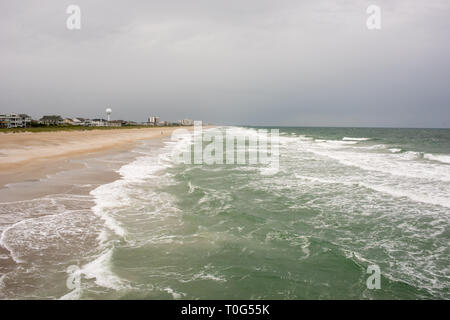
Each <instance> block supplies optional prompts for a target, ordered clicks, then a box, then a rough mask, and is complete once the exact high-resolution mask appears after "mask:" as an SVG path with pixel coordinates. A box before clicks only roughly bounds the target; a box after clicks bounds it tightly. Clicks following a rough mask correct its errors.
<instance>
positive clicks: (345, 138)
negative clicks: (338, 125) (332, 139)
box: [342, 137, 370, 141]
mask: <svg viewBox="0 0 450 320" xmlns="http://www.w3.org/2000/svg"><path fill="white" fill-rule="evenodd" d="M342 140H344V141H367V140H370V138H352V137H343V138H342Z"/></svg>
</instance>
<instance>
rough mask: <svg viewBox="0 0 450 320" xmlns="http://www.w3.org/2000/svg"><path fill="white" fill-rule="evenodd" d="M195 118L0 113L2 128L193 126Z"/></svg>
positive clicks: (0, 125) (0, 126)
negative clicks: (138, 119)
mask: <svg viewBox="0 0 450 320" xmlns="http://www.w3.org/2000/svg"><path fill="white" fill-rule="evenodd" d="M193 123H194V121H193V120H190V119H184V120H179V121H178V123H172V122H168V121H160V119H159V117H157V116H151V117H148V119H147V122H134V121H124V120H112V121H108V120H105V119H85V118H78V117H77V118H62V117H61V116H59V115H46V116H43V117H42V118H41V119H39V120H33V119H32V118H31V117H30V116H28V115H26V114H16V113H11V114H0V128H26V127H31V126H32V125H46V126H63V125H67V126H86V127H121V126H133V125H146V126H171V125H181V126H192V125H193Z"/></svg>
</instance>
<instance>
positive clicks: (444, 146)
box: [0, 127, 450, 299]
mask: <svg viewBox="0 0 450 320" xmlns="http://www.w3.org/2000/svg"><path fill="white" fill-rule="evenodd" d="M260 129H263V128H253V127H230V128H227V130H234V132H235V133H236V134H237V135H258V134H260V131H259V130H260ZM265 129H272V128H265ZM277 129H279V133H280V137H279V143H280V144H279V154H280V158H279V170H278V171H277V172H272V173H270V172H269V173H267V172H266V171H264V169H265V167H266V165H264V164H257V165H254V164H252V165H250V164H223V165H206V164H196V165H193V164H180V163H175V162H174V161H173V159H172V157H171V155H172V154H173V150H174V149H176V148H182V147H184V146H185V145H186V144H189V143H191V142H190V139H178V140H176V141H171V140H170V139H166V140H164V141H163V142H162V143H161V142H155V141H146V142H143V143H141V144H139V145H138V146H137V147H136V148H135V149H134V150H133V152H132V155H133V156H132V157H130V154H129V153H128V154H122V155H121V154H117V155H115V156H104V157H102V158H99V159H97V161H95V162H92V161H91V162H86V163H85V169H84V170H92V171H96V170H100V169H99V168H101V167H105V166H106V167H108V166H110V167H108V168H110V169H111V170H114V171H117V172H118V173H119V174H120V177H119V178H118V179H117V180H115V181H113V182H108V183H102V184H96V185H95V186H92V185H88V184H83V183H80V182H78V181H77V180H76V176H77V173H76V172H70V173H67V174H66V175H64V173H61V174H59V180H58V181H59V182H60V183H62V182H61V181H63V183H65V186H66V188H62V187H61V188H60V192H55V193H53V194H48V195H46V196H44V197H39V198H35V199H27V200H23V201H8V199H0V201H1V207H0V232H1V236H0V245H1V250H0V298H3V299H449V298H450V291H449V288H450V268H449V266H450V259H449V257H450V255H449V254H450V251H449V250H450V246H449V244H450V230H449V226H450V224H449V214H450V130H448V129H383V128H373V129H372V128H286V127H282V128H277ZM53 178H54V177H53ZM49 179H52V177H49ZM39 183H43V182H42V181H39V182H30V184H31V186H34V187H39ZM67 186H70V188H68V187H67ZM10 187H11V186H10ZM21 187H22V188H23V187H24V186H23V185H22V186H21ZM372 265H376V266H378V267H379V270H380V276H381V279H380V288H379V289H373V288H369V287H368V286H367V279H368V277H369V276H370V275H371V274H370V273H368V267H369V266H372Z"/></svg>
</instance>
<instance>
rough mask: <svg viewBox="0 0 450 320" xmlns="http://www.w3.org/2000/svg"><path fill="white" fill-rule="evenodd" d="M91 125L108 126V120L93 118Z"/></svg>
mask: <svg viewBox="0 0 450 320" xmlns="http://www.w3.org/2000/svg"><path fill="white" fill-rule="evenodd" d="M90 125H91V126H92V127H106V126H108V121H107V120H105V119H92V120H91V122H90Z"/></svg>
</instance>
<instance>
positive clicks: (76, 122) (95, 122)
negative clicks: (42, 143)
mask: <svg viewBox="0 0 450 320" xmlns="http://www.w3.org/2000/svg"><path fill="white" fill-rule="evenodd" d="M39 123H40V124H43V125H47V126H62V125H68V126H85V127H121V126H122V125H126V121H123V120H113V121H108V120H105V119H85V118H65V119H63V118H62V117H61V116H58V115H50V116H43V117H42V118H41V119H39Z"/></svg>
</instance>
